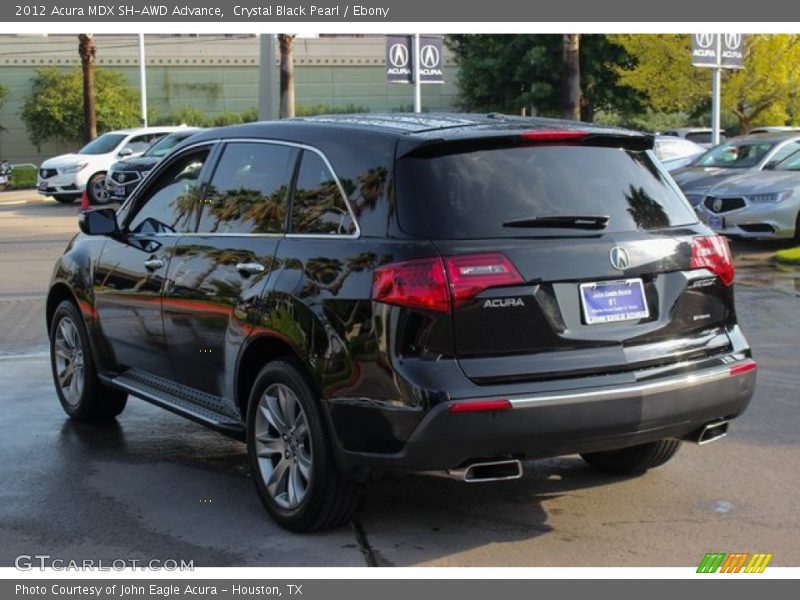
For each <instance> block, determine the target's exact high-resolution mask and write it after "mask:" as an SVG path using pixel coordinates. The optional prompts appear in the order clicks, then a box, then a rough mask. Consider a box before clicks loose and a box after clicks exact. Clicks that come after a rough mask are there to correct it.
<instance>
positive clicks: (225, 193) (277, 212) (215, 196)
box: [198, 142, 298, 233]
mask: <svg viewBox="0 0 800 600" xmlns="http://www.w3.org/2000/svg"><path fill="white" fill-rule="evenodd" d="M297 153H298V150H297V148H293V147H291V146H282V145H279V144H269V143H263V142H235V143H230V144H227V145H226V146H225V150H224V151H223V153H222V157H221V158H220V159H219V162H218V163H217V167H216V169H215V170H214V175H213V177H212V178H211V183H210V185H209V186H208V193H207V195H206V201H205V208H204V210H203V216H202V218H201V219H200V226H199V228H198V231H199V232H203V233H283V231H284V227H285V223H286V202H287V197H288V194H289V185H290V183H291V180H292V173H293V172H294V166H295V162H296V161H297Z"/></svg>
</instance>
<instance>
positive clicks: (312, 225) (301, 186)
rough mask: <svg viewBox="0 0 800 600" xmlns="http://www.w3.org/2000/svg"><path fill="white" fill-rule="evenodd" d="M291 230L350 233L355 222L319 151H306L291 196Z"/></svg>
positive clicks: (307, 232)
mask: <svg viewBox="0 0 800 600" xmlns="http://www.w3.org/2000/svg"><path fill="white" fill-rule="evenodd" d="M292 232H293V233H306V234H322V235H325V234H329V235H331V234H338V235H350V234H353V233H355V232H356V225H355V223H354V222H353V218H352V217H351V215H350V211H349V210H347V204H346V203H345V201H344V197H343V196H342V192H341V190H340V189H339V186H338V185H337V183H336V178H335V177H334V176H333V173H331V170H330V169H329V168H328V165H327V164H326V163H325V161H324V160H322V158H321V157H320V156H319V154H317V153H316V152H311V151H309V150H305V151H303V158H302V162H301V163H300V170H299V172H298V173H297V183H296V184H295V190H294V196H293V197H292Z"/></svg>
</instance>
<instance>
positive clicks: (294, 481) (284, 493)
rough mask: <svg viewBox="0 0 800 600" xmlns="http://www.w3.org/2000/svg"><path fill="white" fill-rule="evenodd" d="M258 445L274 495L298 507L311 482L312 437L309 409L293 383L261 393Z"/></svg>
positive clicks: (283, 504) (269, 489) (266, 481)
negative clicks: (307, 412) (304, 404)
mask: <svg viewBox="0 0 800 600" xmlns="http://www.w3.org/2000/svg"><path fill="white" fill-rule="evenodd" d="M255 444H256V455H257V457H258V466H259V469H260V471H261V477H262V478H263V481H264V484H265V486H266V488H267V492H268V493H269V495H270V497H271V498H272V499H273V500H274V501H275V503H276V504H277V505H278V506H280V507H281V508H284V509H294V508H297V507H298V506H299V505H300V504H301V503H302V502H303V500H304V499H305V497H306V494H307V493H308V487H309V483H310V481H311V465H312V454H311V437H310V435H309V430H308V421H307V418H306V414H305V411H304V410H303V407H302V406H301V404H300V401H299V400H298V398H297V395H296V394H295V393H294V392H293V391H292V389H291V388H290V387H289V386H287V385H284V384H282V383H273V384H272V385H270V386H269V387H268V388H267V389H266V390H265V391H264V394H263V395H262V396H261V399H260V400H259V404H258V410H257V411H256V421H255Z"/></svg>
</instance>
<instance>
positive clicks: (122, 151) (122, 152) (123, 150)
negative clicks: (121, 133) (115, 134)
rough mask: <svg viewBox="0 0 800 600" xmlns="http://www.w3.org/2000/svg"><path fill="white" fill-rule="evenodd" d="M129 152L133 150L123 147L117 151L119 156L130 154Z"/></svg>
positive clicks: (131, 152)
mask: <svg viewBox="0 0 800 600" xmlns="http://www.w3.org/2000/svg"><path fill="white" fill-rule="evenodd" d="M131 154H133V150H131V149H130V148H123V149H122V150H120V151H119V155H120V156H130V155H131Z"/></svg>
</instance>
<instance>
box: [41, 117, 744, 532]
mask: <svg viewBox="0 0 800 600" xmlns="http://www.w3.org/2000/svg"><path fill="white" fill-rule="evenodd" d="M652 144H653V139H652V137H650V136H646V135H642V134H638V133H634V132H628V131H624V130H616V129H603V128H597V127H593V126H590V125H587V124H583V123H570V122H564V121H556V120H547V119H523V118H515V117H503V116H500V115H486V116H473V115H425V116H420V115H402V114H397V115H385V116H381V115H351V116H331V117H314V118H305V119H294V120H286V121H281V122H274V123H256V124H248V125H242V126H236V127H229V128H223V129H216V130H207V131H204V132H202V133H200V134H198V135H197V136H194V137H192V138H191V139H190V140H187V141H186V142H185V143H183V144H182V145H180V146H178V147H177V148H176V149H175V150H174V151H173V152H172V153H171V154H170V155H169V156H168V157H167V158H166V159H164V160H163V161H162V162H161V163H160V164H159V165H158V166H157V167H156V169H155V170H154V172H153V173H152V174H151V176H150V177H148V178H147V180H146V181H145V182H144V184H143V185H142V186H140V187H139V188H138V189H137V190H136V191H135V192H134V194H133V195H132V196H131V197H130V198H129V199H128V201H126V202H125V204H124V205H123V206H122V207H121V208H120V209H119V210H118V211H116V212H115V211H113V210H111V209H98V210H94V211H87V212H84V213H82V214H81V216H80V228H81V231H82V233H81V234H78V235H77V236H76V237H75V238H74V239H73V240H72V241H71V243H70V244H69V246H68V248H67V250H66V251H65V253H64V255H63V256H62V257H61V258H60V259H59V261H58V263H57V264H56V266H55V271H54V273H53V278H52V283H51V286H50V292H49V296H48V300H47V326H48V330H49V334H50V340H51V356H52V370H53V377H54V380H55V387H56V391H57V393H58V397H59V399H60V401H61V404H62V406H63V407H64V409H65V410H66V412H67V414H68V415H69V416H70V417H72V418H74V419H79V420H84V419H107V418H113V417H115V416H116V415H118V414H119V413H120V412H122V410H123V408H124V407H125V403H126V399H127V396H128V395H132V396H136V397H139V398H142V399H145V400H148V401H150V402H152V403H154V404H156V405H158V406H161V407H164V408H166V409H168V410H170V411H172V412H174V413H178V414H180V415H184V416H186V417H188V418H190V419H193V420H195V421H197V422H199V423H202V424H204V425H208V426H210V427H213V428H215V429H217V430H219V431H222V432H224V433H227V434H230V435H233V436H237V437H239V438H241V439H243V440H246V442H247V447H248V454H249V461H250V466H251V469H252V473H253V479H254V481H255V485H256V488H257V490H258V493H259V495H260V497H261V500H262V501H263V503H264V505H265V507H266V509H267V510H268V511H269V513H270V514H271V515H272V516H273V518H274V519H275V520H276V521H277V522H278V523H280V524H281V525H282V526H284V527H286V528H289V529H292V530H296V531H307V530H313V529H321V528H325V527H332V526H335V525H338V524H341V523H344V522H346V521H347V520H348V519H350V518H351V517H352V515H353V514H354V511H355V510H356V507H357V503H358V499H359V495H360V491H361V489H362V487H363V483H364V482H365V481H366V480H368V479H369V478H371V477H373V476H375V475H379V474H381V473H384V472H389V471H403V472H437V473H440V474H442V473H443V474H447V475H450V476H452V477H457V478H460V479H462V480H466V481H470V482H479V481H490V480H499V479H513V478H518V477H520V476H521V474H522V464H521V461H522V460H524V459H531V458H536V457H546V456H556V455H565V454H573V453H580V454H581V455H582V456H583V457H584V458H585V459H586V460H587V461H588V462H589V463H590V464H592V465H594V466H595V467H598V468H599V469H602V470H605V471H608V472H611V473H624V474H638V473H642V472H644V471H645V470H647V469H649V468H652V467H656V466H659V465H661V464H663V463H665V462H666V461H667V460H669V459H670V458H671V457H672V456H673V455H674V454H675V452H676V451H677V450H678V447H679V445H680V443H681V440H689V441H694V442H700V443H703V442H707V441H711V440H714V439H718V438H720V437H722V436H723V435H724V434H725V433H726V431H727V428H728V423H729V421H730V420H731V419H733V418H734V417H736V416H737V415H739V414H741V413H742V411H743V410H744V409H745V407H746V406H747V404H748V402H749V401H750V398H751V396H752V394H753V388H754V384H755V376H756V372H755V370H756V363H755V362H754V361H753V359H752V357H751V352H750V348H749V346H748V344H747V341H746V340H745V338H744V336H743V335H742V332H741V330H740V328H739V326H738V325H737V321H736V312H735V310H734V301H733V300H734V298H733V286H732V284H733V278H734V268H733V264H732V261H731V255H730V253H729V251H728V246H727V244H726V242H725V240H724V239H723V238H721V237H719V236H717V235H714V234H713V232H711V231H710V230H709V229H708V228H707V227H706V226H705V225H703V224H701V223H699V222H698V220H697V217H696V216H695V214H694V212H693V211H692V209H691V208H690V206H689V204H688V203H687V201H686V200H685V198H684V197H683V196H682V195H681V193H680V191H679V190H678V189H677V187H676V186H675V184H674V182H673V181H672V179H670V177H669V176H668V175H667V174H666V172H665V171H664V169H663V168H662V167H661V166H659V164H658V162H657V161H656V160H655V159H654V156H653V154H652V151H651V148H652Z"/></svg>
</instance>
